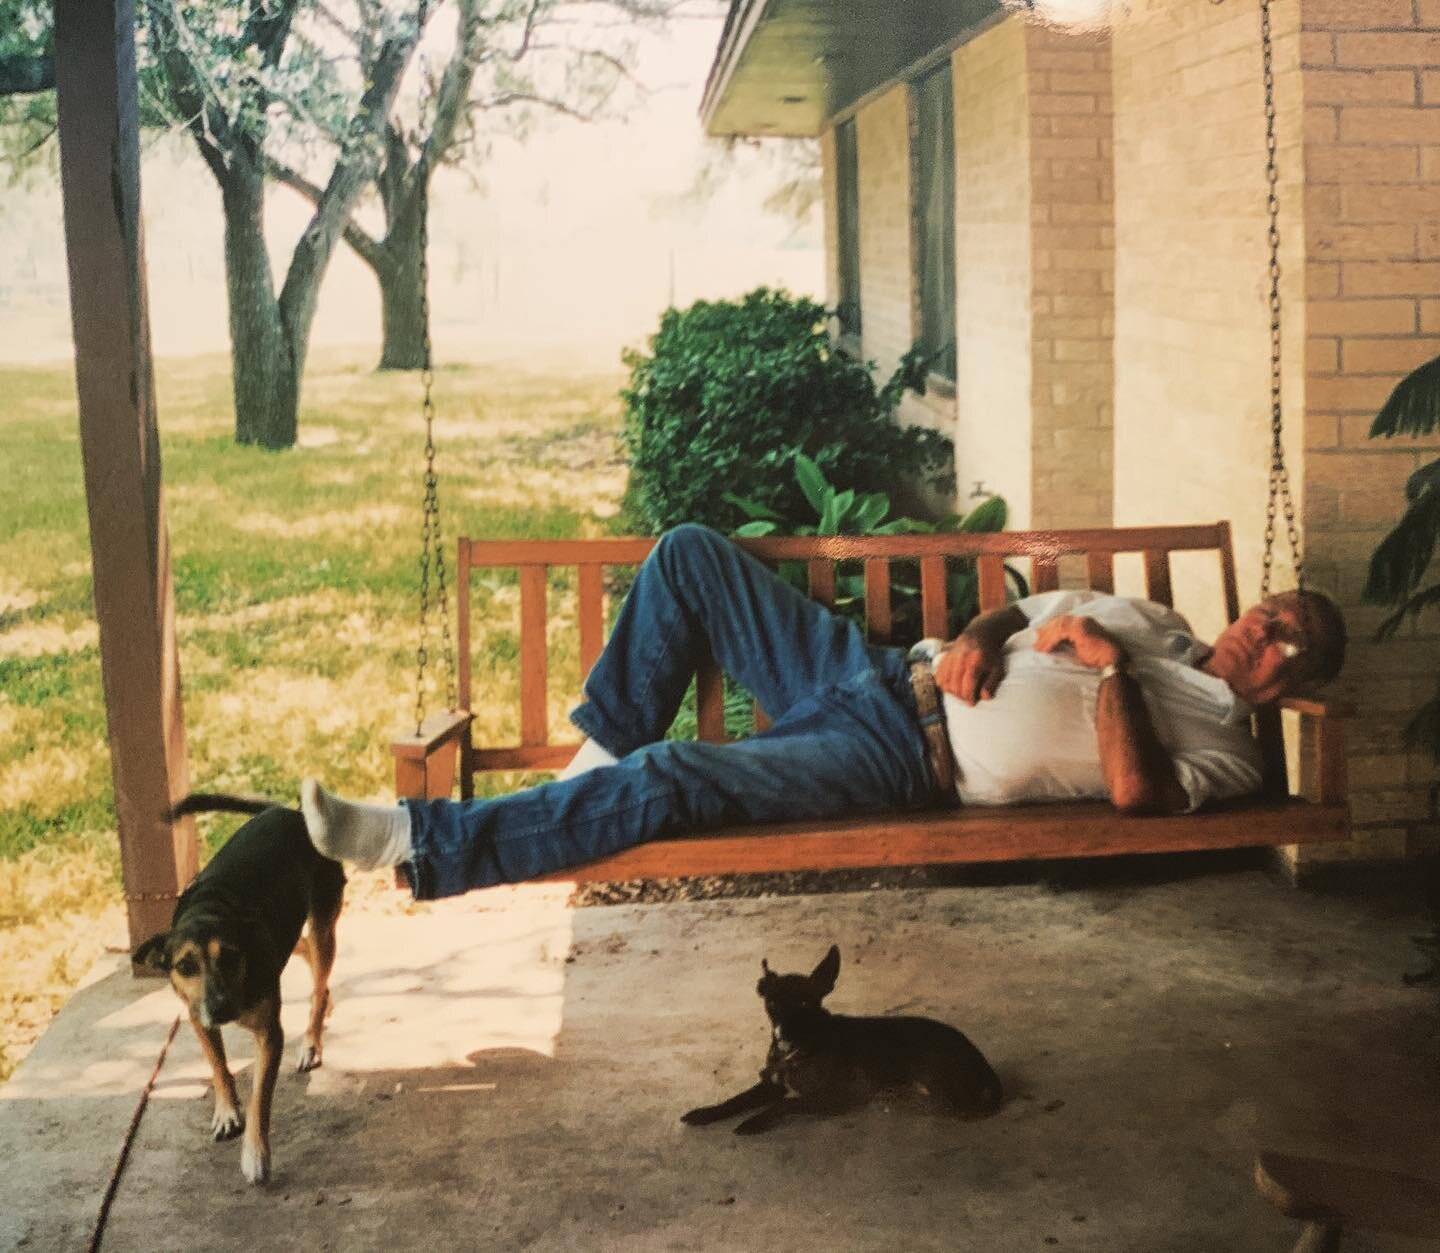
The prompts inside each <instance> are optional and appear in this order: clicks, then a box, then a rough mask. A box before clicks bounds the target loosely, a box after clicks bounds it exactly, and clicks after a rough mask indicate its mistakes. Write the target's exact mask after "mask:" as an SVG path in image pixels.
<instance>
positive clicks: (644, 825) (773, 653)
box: [404, 526, 935, 900]
mask: <svg viewBox="0 0 1440 1253" xmlns="http://www.w3.org/2000/svg"><path fill="white" fill-rule="evenodd" d="M704 644H708V645H709V648H710V649H711V651H712V653H713V655H714V657H715V659H716V661H717V662H718V663H719V664H720V666H721V668H722V669H723V670H724V671H725V672H726V673H727V674H729V675H730V676H731V677H732V678H734V679H735V680H736V681H737V682H739V683H740V684H741V685H742V686H743V687H745V688H746V689H747V690H748V691H749V692H750V693H751V695H753V696H754V697H755V698H756V699H757V700H758V701H759V702H760V704H761V706H762V707H763V708H764V709H765V711H766V713H768V714H769V715H770V716H771V718H773V719H774V722H773V725H772V726H770V727H769V728H768V729H767V730H765V731H763V732H761V733H760V734H758V735H754V736H752V737H750V738H749V739H746V740H741V741H739V742H737V743H734V744H704V743H695V742H690V741H674V740H664V739H662V738H661V737H662V736H663V735H664V734H665V731H666V729H667V728H668V727H669V725H670V723H671V722H672V721H673V720H674V717H675V713H676V711H677V710H678V709H679V707H680V702H681V700H682V699H683V697H684V695H685V689H686V687H687V686H688V684H689V681H690V678H691V675H692V674H693V673H694V669H695V660H696V656H697V654H698V653H699V652H700V649H701V646H702V645H704ZM571 718H572V720H573V721H574V723H575V725H576V726H578V727H579V728H580V729H581V730H582V731H583V732H585V734H586V735H588V736H590V738H591V739H593V740H595V742H596V743H598V744H600V745H601V746H602V747H603V748H605V749H607V750H609V752H611V753H612V754H613V755H614V756H616V757H618V758H619V759H620V760H619V762H618V764H616V765H614V766H602V767H600V768H598V769H595V770H591V771H589V772H588V773H585V774H582V775H579V776H577V777H575V778H573V779H566V780H564V781H556V782H553V783H544V784H541V785H540V786H538V787H533V788H527V789H525V790H524V791H521V792H516V793H514V794H513V795H510V796H501V797H495V798H492V799H485V800H469V801H450V800H435V801H406V802H405V803H406V805H408V806H409V808H410V814H411V834H412V838H413V843H414V855H413V859H412V860H411V861H409V862H407V863H406V864H405V866H404V871H405V873H406V875H407V877H408V879H409V881H410V887H411V890H412V891H413V892H414V894H415V896H416V897H417V899H421V900H430V899H435V898H438V897H444V896H455V895H458V894H459V893H462V892H467V891H469V890H470V889H472V888H481V887H489V886H491V885H493V884H496V883H518V882H521V881H523V880H526V879H530V878H534V877H536V876H538V875H544V874H549V873H551V872H554V871H558V870H563V869H565V868H566V867H569V866H575V865H580V864H583V863H585V862H589V861H595V860H596V859H598V858H601V857H606V856H608V855H610V854H612V853H617V852H619V851H621V850H622V849H626V848H630V847H631V846H633V845H636V844H641V843H644V842H645V841H647V840H654V839H659V838H662V837H666V836H677V835H684V834H688V833H693V832H700V831H705V830H709V829H712V828H716V827H721V826H728V825H730V824H737V823H751V822H775V821H783V820H786V819H823V818H832V817H842V816H853V815H855V814H858V813H864V812H874V811H879V810H887V809H890V810H894V809H913V808H919V807H922V806H927V805H930V804H933V803H934V802H935V794H934V784H933V782H932V780H931V775H930V769H929V766H928V765H927V764H926V757H925V740H924V737H923V735H922V733H921V730H920V725H919V720H918V717H917V715H916V712H915V703H914V698H913V696H912V694H911V690H910V679H909V672H908V670H907V667H906V664H905V659H904V656H903V654H902V653H901V652H900V651H899V650H898V649H893V648H884V647H878V646H872V645H869V644H867V643H866V642H865V639H864V636H863V635H862V634H861V632H860V631H859V630H858V629H857V628H856V626H855V625H854V624H853V623H851V622H849V621H848V620H846V619H845V618H842V617H840V616H838V615H836V614H834V613H831V612H830V611H829V610H828V609H826V608H825V607H824V606H823V605H819V604H817V603H816V602H814V601H812V600H810V599H809V598H808V597H805V596H803V595H801V594H800V593H799V592H797V591H796V590H795V589H794V588H792V587H790V586H789V585H788V584H786V583H784V582H782V581H781V580H780V579H778V578H777V577H776V576H775V575H774V574H772V573H771V572H770V570H769V569H767V568H766V567H765V566H764V565H763V564H762V563H761V562H759V561H756V560H755V559H754V558H753V557H751V556H750V555H749V554H748V553H745V552H744V551H742V550H741V549H740V548H738V547H737V546H736V545H734V544H732V543H731V542H730V541H729V540H727V539H725V538H724V536H722V535H718V534H717V533H716V532H714V531H710V530H707V529H706V528H704V527H700V526H681V527H677V528H676V529H675V530H673V531H670V532H668V533H667V534H665V535H664V536H662V537H661V539H660V541H659V542H658V543H657V544H656V546H655V548H654V550H653V551H652V552H651V554H650V556H649V558H648V559H647V560H646V561H645V563H644V565H642V566H641V567H640V571H639V573H638V574H637V575H636V578H635V583H634V585H633V586H632V587H631V589H630V594H629V596H628V597H627V598H626V600H625V604H624V607H623V608H622V609H621V612H620V616H619V620H618V621H617V623H616V625H615V630H614V632H613V633H612V635H611V637H610V639H609V641H608V643H607V644H606V646H605V649H604V651H603V653H602V654H601V656H600V659H599V660H598V661H597V662H596V664H595V667H594V669H593V670H592V671H591V673H590V677H589V678H588V680H587V681H586V683H585V702H584V703H583V704H582V705H581V706H580V707H579V708H578V709H576V710H575V712H574V713H573V714H572V715H571Z"/></svg>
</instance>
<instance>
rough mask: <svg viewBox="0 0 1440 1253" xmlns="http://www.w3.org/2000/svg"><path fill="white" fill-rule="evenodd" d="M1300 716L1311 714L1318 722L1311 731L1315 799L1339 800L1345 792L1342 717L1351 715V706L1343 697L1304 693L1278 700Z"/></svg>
mask: <svg viewBox="0 0 1440 1253" xmlns="http://www.w3.org/2000/svg"><path fill="white" fill-rule="evenodd" d="M1280 708H1281V709H1288V710H1290V711H1292V712H1293V713H1297V714H1299V715H1300V716H1301V717H1302V718H1314V719H1315V720H1316V722H1317V723H1318V724H1319V725H1318V726H1317V727H1316V729H1315V730H1316V735H1315V741H1316V743H1315V749H1316V752H1315V757H1316V761H1315V785H1316V788H1317V790H1318V792H1319V795H1318V796H1317V798H1316V799H1317V800H1319V802H1320V803H1321V804H1322V805H1334V804H1343V803H1344V801H1345V798H1346V795H1347V792H1348V784H1347V781H1346V774H1345V719H1347V718H1349V717H1352V716H1353V715H1354V713H1355V707H1354V706H1353V705H1351V704H1348V703H1347V702H1345V701H1338V700H1337V701H1323V700H1316V699H1314V698H1313V697H1308V696H1287V697H1285V698H1284V699H1283V700H1281V701H1280Z"/></svg>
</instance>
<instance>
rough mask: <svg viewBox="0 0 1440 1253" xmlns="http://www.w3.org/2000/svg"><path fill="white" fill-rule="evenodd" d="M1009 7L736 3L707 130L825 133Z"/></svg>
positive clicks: (714, 79) (961, 2) (712, 87)
mask: <svg viewBox="0 0 1440 1253" xmlns="http://www.w3.org/2000/svg"><path fill="white" fill-rule="evenodd" d="M1004 7H1005V4H1004V3H1003V2H1002V0H731V5H730V13H729V16H728V17H727V19H726V22H725V30H724V33H723V34H722V35H721V37H720V46H719V48H718V49H716V53H715V61H714V64H713V65H712V66H711V68H710V77H709V79H708V80H707V81H706V84H705V94H704V97H703V99H702V100H701V104H700V118H701V121H702V122H703V123H704V126H705V130H706V133H708V134H710V135H714V136H718V137H724V136H730V135H789V136H806V137H812V136H815V135H818V134H819V133H820V132H821V130H822V129H824V126H825V124H826V122H828V121H829V120H830V119H831V118H833V117H834V116H835V115H836V114H837V113H839V112H841V111H842V110H843V109H845V108H846V107H848V106H849V105H851V104H853V103H854V102H855V101H857V100H859V99H860V98H861V97H862V96H864V95H866V94H867V93H869V92H871V91H873V90H875V88H877V87H880V86H882V85H883V84H884V83H886V82H888V81H889V80H891V79H893V78H895V77H897V76H898V75H899V74H900V73H901V72H902V71H904V70H905V69H906V68H907V67H908V66H910V65H913V64H914V63H915V62H916V61H918V60H920V59H921V58H922V57H924V56H925V55H926V54H927V53H929V52H932V51H933V50H934V49H936V48H939V47H942V46H943V45H945V44H948V43H950V42H952V41H953V40H955V39H957V38H959V37H960V36H961V35H963V34H964V32H965V31H967V30H969V29H970V28H972V27H974V26H977V25H979V24H980V23H982V22H984V21H985V20H986V19H987V18H989V17H991V16H993V15H994V14H996V13H998V12H1000V11H1001V10H1002V9H1003V8H1004Z"/></svg>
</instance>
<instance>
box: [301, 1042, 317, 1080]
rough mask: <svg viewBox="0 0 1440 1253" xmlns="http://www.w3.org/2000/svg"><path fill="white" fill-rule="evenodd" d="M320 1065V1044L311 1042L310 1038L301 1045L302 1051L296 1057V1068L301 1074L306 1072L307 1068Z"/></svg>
mask: <svg viewBox="0 0 1440 1253" xmlns="http://www.w3.org/2000/svg"><path fill="white" fill-rule="evenodd" d="M319 1065H320V1046H319V1045H318V1044H311V1043H310V1041H309V1040H306V1041H305V1043H304V1044H302V1045H301V1046H300V1052H299V1053H298V1054H297V1055H296V1057H295V1069H296V1070H298V1071H299V1072H300V1073H301V1074H304V1073H305V1072H306V1071H307V1070H315V1069H317V1068H318V1067H319Z"/></svg>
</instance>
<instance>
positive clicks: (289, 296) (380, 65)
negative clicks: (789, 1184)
mask: <svg viewBox="0 0 1440 1253" xmlns="http://www.w3.org/2000/svg"><path fill="white" fill-rule="evenodd" d="M419 35H420V31H419V30H418V29H416V30H413V31H409V32H407V33H405V34H402V35H397V36H394V37H392V38H390V39H387V40H386V41H385V43H384V44H382V45H381V48H380V53H379V55H378V56H377V57H376V58H375V62H374V64H372V65H371V66H370V67H369V72H368V74H367V75H366V78H367V81H368V83H369V85H368V86H367V87H366V89H365V92H364V94H363V95H362V96H361V98H360V104H359V107H358V108H357V110H356V112H355V116H354V117H353V118H352V119H351V124H350V136H349V138H348V139H347V141H346V143H345V144H344V146H343V147H342V148H341V151H340V155H339V157H338V158H337V160H336V162H335V168H334V169H333V170H332V171H331V174H330V181H329V182H328V183H327V184H326V185H325V190H324V191H323V192H321V194H320V200H319V202H318V203H317V205H316V209H315V216H314V217H312V218H311V219H310V223H309V225H308V226H307V227H306V228H305V233H304V234H303V235H302V236H301V237H300V242H299V243H298V244H296V246H295V252H294V255H293V256H292V257H291V258H290V268H289V269H288V270H287V271H286V274H285V284H284V286H283V287H282V288H281V290H280V315H281V317H282V318H283V319H284V320H285V326H286V330H287V333H288V334H289V336H290V342H291V345H292V349H293V351H294V354H295V368H296V370H297V372H298V371H299V369H300V368H301V366H302V365H303V358H304V348H305V343H306V339H307V337H308V334H309V328H310V323H311V321H312V320H313V319H314V316H315V301H316V298H317V296H318V295H319V286H320V277H321V275H322V274H323V273H324V272H325V266H326V264H327V262H328V261H329V259H330V256H331V254H332V253H333V252H334V250H335V244H336V241H337V239H338V238H339V237H340V235H341V234H342V233H343V231H344V228H345V225H346V223H347V222H348V221H349V219H350V210H351V209H352V208H353V207H354V205H355V200H356V198H357V197H358V196H359V194H360V191H361V189H362V188H363V187H364V186H365V184H366V183H368V182H370V181H371V180H372V179H373V178H374V175H375V163H376V159H377V153H376V151H375V149H376V146H377V145H376V140H377V138H378V137H379V135H380V133H381V131H382V129H383V128H384V126H385V125H386V119H387V117H388V116H389V113H390V106H391V105H392V104H393V103H394V100H395V92H396V91H397V90H398V89H399V86H400V76H401V74H402V73H403V72H404V70H405V67H406V65H407V64H408V63H409V61H410V57H411V54H412V53H413V52H414V51H415V45H416V43H417V42H418V40H419Z"/></svg>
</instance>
